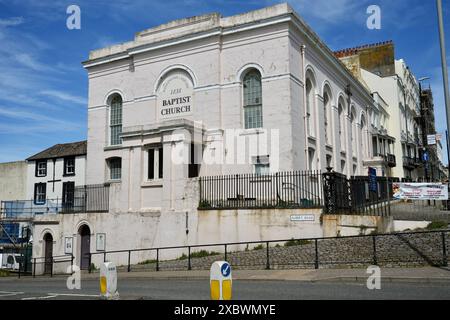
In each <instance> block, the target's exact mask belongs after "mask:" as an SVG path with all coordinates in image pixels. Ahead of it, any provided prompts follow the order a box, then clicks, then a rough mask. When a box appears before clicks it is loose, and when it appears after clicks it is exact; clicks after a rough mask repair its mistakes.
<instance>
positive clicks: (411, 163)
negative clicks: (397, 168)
mask: <svg viewBox="0 0 450 320" xmlns="http://www.w3.org/2000/svg"><path fill="white" fill-rule="evenodd" d="M421 165H422V161H420V159H419V158H417V157H403V166H404V167H405V168H408V169H414V168H416V167H419V166H421Z"/></svg>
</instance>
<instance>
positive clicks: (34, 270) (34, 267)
mask: <svg viewBox="0 0 450 320" xmlns="http://www.w3.org/2000/svg"><path fill="white" fill-rule="evenodd" d="M33 262H34V263H33V278H36V258H34V259H33Z"/></svg>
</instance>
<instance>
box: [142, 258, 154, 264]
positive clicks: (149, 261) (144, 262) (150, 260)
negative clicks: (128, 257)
mask: <svg viewBox="0 0 450 320" xmlns="http://www.w3.org/2000/svg"><path fill="white" fill-rule="evenodd" d="M152 263H156V260H154V259H149V260H144V261H141V262H139V263H138V264H152Z"/></svg>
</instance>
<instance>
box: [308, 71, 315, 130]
mask: <svg viewBox="0 0 450 320" xmlns="http://www.w3.org/2000/svg"><path fill="white" fill-rule="evenodd" d="M312 92H313V86H312V83H311V80H309V79H308V80H306V130H307V131H306V132H307V133H308V135H310V136H314V120H313V116H312V109H313V108H314V105H313V99H312V96H313V94H312Z"/></svg>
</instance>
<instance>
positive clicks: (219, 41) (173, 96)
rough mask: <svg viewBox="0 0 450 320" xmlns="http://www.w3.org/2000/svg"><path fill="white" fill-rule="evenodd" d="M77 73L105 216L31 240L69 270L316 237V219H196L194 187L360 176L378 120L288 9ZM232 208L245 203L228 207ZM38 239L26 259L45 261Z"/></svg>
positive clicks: (190, 33) (109, 58) (209, 215)
mask: <svg viewBox="0 0 450 320" xmlns="http://www.w3.org/2000/svg"><path fill="white" fill-rule="evenodd" d="M83 65H84V67H85V69H86V70H87V72H88V77H89V102H88V144H87V167H86V184H87V185H107V186H109V188H110V197H109V199H110V202H109V213H107V214H105V213H100V212H92V213H80V214H78V213H77V214H71V215H56V216H43V217H42V218H41V219H40V220H39V224H37V225H36V228H35V237H37V238H38V239H44V238H45V237H47V236H48V235H51V237H52V239H55V241H54V244H53V247H52V248H53V249H52V250H53V252H58V253H61V254H63V253H64V252H66V253H67V251H66V250H65V245H64V244H65V243H66V242H65V241H66V240H67V239H69V240H68V241H71V242H70V243H72V244H73V247H71V248H73V251H71V252H72V253H73V254H74V255H75V262H76V263H77V264H78V263H79V264H81V265H82V266H86V262H85V261H84V260H83V259H84V257H86V256H88V255H89V254H92V253H99V252H102V250H105V248H106V250H118V249H124V248H145V247H147V248H148V247H157V246H173V245H191V244H198V243H212V242H214V243H217V242H220V241H244V240H255V239H273V238H279V237H284V238H286V237H287V238H289V237H293V236H297V237H298V236H299V235H301V236H309V237H311V236H321V235H323V230H322V228H321V222H320V220H321V219H320V213H321V210H320V209H315V208H314V209H309V210H307V212H308V213H309V214H310V215H311V216H312V217H313V219H312V220H311V221H306V222H304V223H301V224H299V223H296V222H295V221H292V220H290V215H291V214H293V213H295V212H297V213H298V211H296V210H284V211H283V210H281V211H279V210H278V211H277V210H275V211H274V210H244V211H239V213H238V212H237V211H220V210H219V211H216V212H203V211H200V210H198V207H199V194H200V193H201V192H202V190H199V179H201V178H202V177H205V176H224V175H235V174H256V175H258V176H261V177H263V176H264V175H265V174H267V173H270V172H280V171H284V172H286V171H294V170H322V171H325V170H326V168H327V167H328V168H330V167H332V168H333V169H334V170H335V171H336V172H340V173H343V174H345V175H347V176H351V175H366V174H367V171H366V170H367V167H366V166H365V164H364V161H365V160H367V159H368V158H369V155H370V153H369V150H370V146H371V136H370V132H371V131H370V130H371V129H370V128H369V125H370V123H371V119H370V117H369V114H374V113H379V114H383V115H384V114H385V112H384V111H383V108H385V107H384V106H382V103H381V102H380V101H378V103H377V104H376V105H375V102H374V97H373V96H372V95H371V92H370V91H369V90H368V89H367V88H366V87H365V86H364V85H363V84H362V83H361V82H360V81H358V79H357V78H356V77H355V76H354V75H353V74H352V73H351V72H350V71H349V70H348V69H347V68H346V67H345V65H344V64H342V63H341V61H340V60H339V59H337V58H336V57H335V55H334V53H333V52H332V51H331V50H330V49H329V48H328V47H327V46H326V45H325V44H324V43H323V41H322V40H320V38H319V37H318V36H317V35H316V34H315V33H314V32H313V31H312V30H311V29H310V27H309V26H307V25H306V23H305V22H304V21H303V20H302V19H301V18H300V17H299V15H298V14H297V13H295V12H294V11H293V10H292V8H290V7H289V5H287V4H280V5H276V6H273V7H268V8H264V9H261V10H256V11H252V12H249V13H245V14H240V15H236V16H231V17H221V16H220V14H217V13H213V14H207V15H202V16H196V17H192V18H186V19H180V20H176V21H172V22H169V23H167V24H164V25H161V26H157V27H153V28H150V29H148V30H144V31H141V32H139V33H137V34H136V36H135V37H134V39H133V40H131V41H130V42H126V43H123V44H119V45H115V46H111V47H108V48H104V49H100V50H95V51H92V52H91V53H90V55H89V59H88V60H87V61H85V62H84V63H83ZM47 163H50V166H52V162H47ZM47 165H49V164H47ZM36 178H37V177H36ZM308 179H309V180H314V179H317V178H314V177H313V178H308ZM53 180H54V179H53ZM315 181H316V182H317V180H315ZM310 182H311V181H310ZM36 183H39V182H36ZM47 183H48V182H47ZM250 183H252V181H250ZM312 183H314V181H313V182H312ZM283 184H284V183H283ZM47 188H48V185H47ZM203 191H204V190H203ZM308 197H309V195H306V196H304V199H302V201H305V202H308V201H312V200H311V199H308ZM278 198H280V196H279V195H278ZM240 200H245V201H252V199H251V197H249V196H248V195H247V196H245V195H240V194H239V192H238V194H237V196H236V198H235V199H234V200H233V199H231V198H230V199H228V201H240ZM70 239H71V240H70ZM99 239H100V240H99ZM105 239H106V240H105ZM40 241H41V242H40V243H39V242H36V243H35V244H34V248H33V250H34V252H33V254H34V255H35V256H43V255H44V254H45V252H46V249H45V245H44V244H43V242H42V240H40ZM145 254H146V255H145ZM149 254H150V253H148V252H147V253H141V254H137V253H136V254H135V255H133V257H131V259H132V261H134V262H137V261H140V260H142V259H146V258H147V259H148V258H149V256H148V255H149ZM160 258H161V257H160ZM92 262H93V263H98V261H97V260H95V261H92ZM117 262H118V263H121V262H123V261H117Z"/></svg>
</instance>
